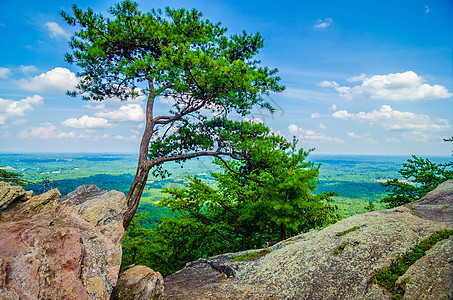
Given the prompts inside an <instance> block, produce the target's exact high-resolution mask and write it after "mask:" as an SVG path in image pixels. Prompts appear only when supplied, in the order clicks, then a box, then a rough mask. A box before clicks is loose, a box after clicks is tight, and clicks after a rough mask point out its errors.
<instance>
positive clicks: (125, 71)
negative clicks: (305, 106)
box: [61, 0, 284, 227]
mask: <svg viewBox="0 0 453 300" xmlns="http://www.w3.org/2000/svg"><path fill="white" fill-rule="evenodd" d="M109 13H110V14H111V15H112V16H113V18H112V19H110V18H107V17H104V16H103V15H101V14H96V13H94V12H93V11H92V10H91V9H88V10H86V11H83V10H81V9H80V8H78V7H77V6H76V5H73V16H70V15H69V14H67V13H65V12H62V13H61V15H62V17H63V18H64V19H65V21H66V22H67V23H68V24H70V25H74V26H75V25H79V26H80V30H79V31H78V32H76V33H75V34H74V36H73V37H72V38H71V41H70V46H71V48H72V50H73V51H72V53H68V54H67V55H66V60H67V61H68V62H69V63H73V64H75V65H77V66H79V67H80V68H81V70H82V71H81V72H79V73H78V74H77V75H78V76H79V77H80V83H79V84H78V86H77V90H76V91H71V92H68V94H69V95H72V96H76V95H78V94H80V95H82V98H83V99H86V100H97V101H102V100H106V99H108V98H118V99H121V100H129V99H132V98H136V97H141V96H144V97H146V98H147V105H146V118H145V119H146V123H145V130H144V134H143V137H142V142H141V144H140V154H139V163H138V169H137V173H136V177H135V178H134V181H133V182H132V185H131V188H130V190H129V194H128V197H127V199H128V212H127V213H126V214H125V217H124V226H125V227H127V226H128V224H129V222H130V220H131V219H132V217H133V215H134V213H135V211H136V210H137V207H138V203H139V200H140V196H141V195H142V193H143V190H144V186H145V185H146V180H147V177H148V174H149V171H150V170H151V169H153V174H154V175H160V176H162V177H165V176H167V175H168V172H167V171H166V170H164V169H163V168H162V164H163V163H165V162H168V161H183V160H186V159H190V158H194V157H199V156H202V155H205V156H206V155H209V156H220V155H229V156H232V157H235V158H241V159H245V157H242V156H240V154H241V153H240V151H237V149H234V148H233V147H232V146H233V145H235V142H234V141H231V140H229V137H232V136H231V135H230V133H233V136H238V134H237V133H238V131H239V130H241V129H243V128H242V127H244V126H245V127H246V126H248V125H241V122H231V121H229V120H228V117H230V116H231V115H232V114H233V113H234V114H235V116H236V117H237V115H239V116H245V115H246V114H248V113H249V112H250V110H251V109H252V108H253V107H258V108H262V109H267V110H270V111H273V108H272V106H271V105H270V104H269V102H268V101H267V100H266V99H265V97H264V96H265V95H266V94H269V92H279V91H282V90H283V89H284V87H283V86H280V85H279V84H278V82H279V80H280V78H279V77H278V76H276V73H277V69H269V68H267V67H261V66H260V61H259V60H256V59H255V58H254V57H255V56H256V54H258V52H259V49H260V48H261V47H262V46H263V39H262V37H261V36H260V35H259V34H247V33H246V32H243V33H242V34H236V35H231V36H228V35H227V34H226V31H227V30H226V28H223V27H221V25H220V23H212V22H210V21H209V20H204V19H203V18H202V13H200V12H198V11H197V10H195V9H192V10H186V9H171V8H168V7H167V8H166V9H165V10H164V11H162V10H155V9H153V10H151V11H149V12H147V13H143V12H141V11H140V10H139V9H138V4H137V3H135V2H133V1H129V0H125V1H123V2H120V3H118V4H116V5H115V6H113V7H112V8H111V9H110V10H109ZM157 97H166V98H167V99H168V100H169V102H171V103H172V104H173V105H172V108H171V109H170V110H169V111H168V114H167V115H158V116H155V115H154V111H155V106H156V105H157V103H158V102H157V99H158V98H157ZM246 138H253V134H252V136H251V137H246Z"/></svg>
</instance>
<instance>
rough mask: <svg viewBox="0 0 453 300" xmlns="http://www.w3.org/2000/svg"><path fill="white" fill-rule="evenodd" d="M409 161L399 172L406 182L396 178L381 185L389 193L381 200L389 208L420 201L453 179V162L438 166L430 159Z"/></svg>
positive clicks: (417, 158) (414, 158) (413, 157)
mask: <svg viewBox="0 0 453 300" xmlns="http://www.w3.org/2000/svg"><path fill="white" fill-rule="evenodd" d="M407 161H408V162H407V163H404V164H403V168H402V169H401V170H399V171H398V172H399V173H400V174H401V176H402V177H403V178H404V179H405V181H400V180H398V179H397V178H394V179H391V180H387V182H385V183H382V184H381V185H382V186H383V187H385V188H386V189H387V192H389V194H388V195H387V196H386V197H384V198H383V199H382V200H381V202H383V203H386V206H387V208H392V207H397V206H400V205H403V204H406V203H409V202H412V201H415V200H418V199H420V198H422V197H423V196H425V195H426V194H427V193H428V192H430V191H432V190H434V189H435V188H436V187H437V186H438V185H439V184H441V183H442V182H444V181H446V180H448V179H452V178H453V170H452V169H451V167H452V166H453V162H449V163H445V164H436V163H434V162H432V161H430V160H429V159H428V158H421V157H417V156H415V155H413V156H412V159H408V160H407Z"/></svg>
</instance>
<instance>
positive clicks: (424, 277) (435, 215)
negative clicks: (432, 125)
mask: <svg viewBox="0 0 453 300" xmlns="http://www.w3.org/2000/svg"><path fill="white" fill-rule="evenodd" d="M452 194H453V181H449V182H446V183H444V184H443V185H441V186H439V189H436V190H435V191H433V192H431V193H430V194H428V195H427V196H426V197H425V198H423V199H421V200H420V201H418V203H415V202H414V203H411V205H408V207H404V206H402V207H397V208H394V209H389V210H383V211H375V212H369V213H366V214H362V215H356V216H352V217H350V218H347V219H345V220H342V221H340V222H337V223H336V224H333V225H331V226H329V227H327V228H324V229H323V230H320V231H315V230H313V231H310V232H308V233H304V234H301V235H298V236H295V237H292V238H290V239H288V240H285V241H282V242H280V243H278V244H276V245H274V246H272V247H270V248H267V249H266V250H267V251H269V253H268V254H266V255H262V256H260V257H257V258H254V259H251V260H248V261H236V262H231V261H230V259H231V258H233V257H236V256H239V255H241V254H243V253H231V254H223V255H219V256H215V257H211V258H209V259H200V260H198V261H196V262H193V263H189V264H188V265H187V266H186V267H185V268H184V269H183V270H181V271H179V272H177V273H175V274H172V275H170V276H168V277H166V278H165V297H166V299H188V300H190V299H392V294H391V293H390V292H389V291H386V290H385V289H383V288H382V287H381V286H379V285H377V284H374V280H373V278H374V276H375V275H376V274H377V273H378V272H379V271H381V270H383V269H385V268H387V267H389V266H390V265H391V264H393V263H394V262H395V261H396V260H397V258H398V256H399V255H401V254H404V253H406V252H408V251H409V250H411V249H412V248H413V247H415V245H417V244H418V243H419V242H421V241H422V240H424V239H426V238H428V237H430V236H431V235H432V234H434V233H435V232H438V231H441V230H443V229H446V228H450V229H452V225H451V222H450V221H449V220H450V217H451V215H449V216H447V214H450V211H449V210H448V209H446V208H445V206H449V205H450V204H451V197H450V196H449V195H452ZM412 204H413V205H414V208H409V206H412ZM415 207H416V209H417V210H416V209H415ZM425 212H426V213H425ZM356 226H357V229H356V230H351V231H350V232H348V233H346V234H345V235H343V236H337V233H339V232H345V231H348V230H349V229H352V228H354V227H356ZM451 240H452V238H451V237H450V239H448V240H443V241H442V242H439V243H438V244H436V245H435V246H434V247H433V248H432V249H431V250H429V251H428V252H427V253H426V255H425V256H424V257H423V258H421V259H420V260H418V261H417V262H416V263H415V264H414V265H412V266H411V268H409V270H408V271H407V272H406V274H404V275H403V276H402V277H401V278H400V279H399V281H398V282H397V285H398V284H399V285H400V286H401V285H402V284H405V294H404V297H403V299H453V293H452V288H451V287H452V278H453V276H452V274H453V244H452V242H451ZM335 249H337V250H335ZM258 251H263V250H258Z"/></svg>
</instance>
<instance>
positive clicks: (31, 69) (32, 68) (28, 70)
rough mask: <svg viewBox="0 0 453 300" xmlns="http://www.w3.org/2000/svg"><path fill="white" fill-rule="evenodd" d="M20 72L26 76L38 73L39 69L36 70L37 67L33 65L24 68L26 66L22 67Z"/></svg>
mask: <svg viewBox="0 0 453 300" xmlns="http://www.w3.org/2000/svg"><path fill="white" fill-rule="evenodd" d="M19 69H20V71H21V72H22V73H24V74H29V73H33V72H36V71H38V68H36V67H35V66H33V65H30V66H24V65H21V66H20V67H19Z"/></svg>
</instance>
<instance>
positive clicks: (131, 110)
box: [95, 104, 145, 122]
mask: <svg viewBox="0 0 453 300" xmlns="http://www.w3.org/2000/svg"><path fill="white" fill-rule="evenodd" d="M95 116H96V117H100V118H106V119H110V120H114V121H135V122H140V121H142V120H143V119H144V118H145V112H144V111H143V108H142V107H141V106H140V105H139V104H126V105H123V106H121V107H120V108H118V109H117V110H114V111H110V112H98V113H96V114H95Z"/></svg>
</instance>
